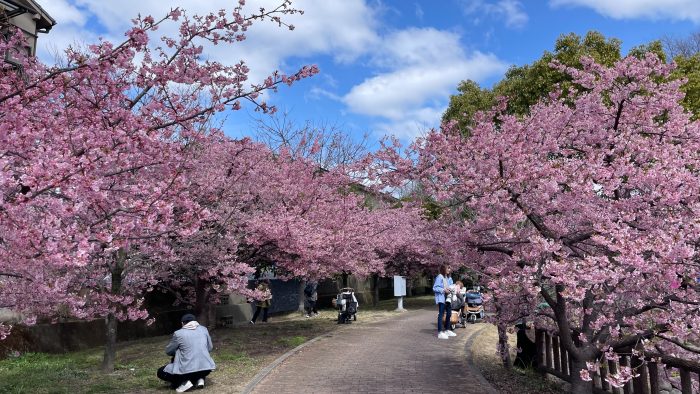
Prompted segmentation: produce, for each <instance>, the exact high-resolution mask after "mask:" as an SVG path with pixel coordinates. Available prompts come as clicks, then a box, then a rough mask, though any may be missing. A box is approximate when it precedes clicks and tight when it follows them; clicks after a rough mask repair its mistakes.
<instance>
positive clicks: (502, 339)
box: [498, 323, 513, 369]
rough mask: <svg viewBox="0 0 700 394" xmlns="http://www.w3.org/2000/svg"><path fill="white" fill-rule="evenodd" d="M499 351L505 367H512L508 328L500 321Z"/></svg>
mask: <svg viewBox="0 0 700 394" xmlns="http://www.w3.org/2000/svg"><path fill="white" fill-rule="evenodd" d="M498 353H499V354H500V355H501V361H503V367H504V368H505V369H511V366H512V365H513V363H512V362H511V361H510V346H509V345H508V330H507V327H506V325H505V323H498Z"/></svg>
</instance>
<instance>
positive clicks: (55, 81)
mask: <svg viewBox="0 0 700 394" xmlns="http://www.w3.org/2000/svg"><path fill="white" fill-rule="evenodd" d="M243 6H244V2H243V1H240V2H239V5H238V6H237V7H235V8H234V9H233V10H232V11H231V12H225V11H218V12H214V13H211V14H209V15H204V16H187V15H186V14H185V13H184V11H182V10H180V9H174V10H172V11H171V12H170V13H168V14H167V15H166V16H165V17H163V18H162V19H159V20H155V19H154V18H153V17H150V16H146V17H139V18H137V19H135V20H134V26H133V28H131V29H130V30H129V31H128V32H126V37H127V38H126V40H125V41H124V42H123V43H121V44H119V45H115V44H112V43H110V42H107V41H100V42H99V43H97V44H94V45H91V46H89V47H88V49H87V50H85V51H81V50H77V49H73V48H69V49H68V50H67V51H66V56H67V65H66V66H65V67H62V68H55V67H54V68H51V67H47V66H45V65H43V64H41V63H40V62H39V61H38V60H36V59H30V58H22V57H21V56H20V57H19V58H18V63H19V65H20V66H19V67H18V68H11V69H7V68H6V69H4V70H2V83H1V84H0V107H1V108H2V110H0V112H2V113H3V116H2V119H1V120H0V168H2V172H1V173H0V195H1V196H2V198H1V199H0V217H1V218H2V219H1V220H0V275H2V284H1V285H0V286H1V287H0V291H2V295H3V301H4V306H6V307H10V308H12V309H14V310H17V311H19V312H21V313H22V315H23V316H24V322H25V323H33V322H34V321H35V319H36V317H37V316H57V315H58V314H59V312H60V313H63V314H64V315H66V316H70V317H79V318H89V317H105V318H106V320H107V326H108V344H107V347H106V352H105V361H104V368H105V370H111V369H112V368H113V365H114V343H115V340H116V322H117V320H119V319H127V318H128V319H139V318H145V317H146V316H147V313H146V312H145V311H144V310H143V308H142V306H141V300H142V294H143V291H144V290H145V289H146V288H147V287H148V286H150V285H153V284H154V282H155V281H156V278H154V277H153V273H154V272H160V271H162V269H160V268H161V267H162V264H163V262H164V261H167V258H161V259H154V258H151V257H149V256H154V255H158V254H161V255H163V256H165V257H167V255H168V254H169V253H171V247H170V246H171V245H170V243H169V242H167V237H171V236H173V235H187V234H191V233H192V232H193V231H196V229H198V228H199V227H200V221H201V220H202V219H204V218H205V217H206V212H205V211H204V210H203V208H201V207H200V206H199V205H198V203H197V201H196V198H195V195H194V193H193V190H192V189H191V187H190V185H189V183H188V182H189V180H188V179H187V178H186V177H185V176H183V174H185V173H186V172H187V171H189V169H190V168H191V166H192V162H193V158H194V154H195V149H194V147H196V146H197V145H198V144H201V143H202V141H204V140H206V139H207V138H209V136H208V135H207V134H208V132H207V131H206V125H207V120H208V119H209V118H210V117H211V116H212V115H213V114H215V113H217V112H221V111H226V110H237V109H239V108H240V106H241V102H242V101H246V100H247V101H250V102H252V103H253V104H254V105H255V106H256V108H258V109H260V110H262V111H263V112H267V111H274V108H273V107H269V106H268V105H267V104H266V103H265V102H264V101H261V100H260V98H261V96H260V95H261V94H262V93H263V92H264V91H266V90H273V91H274V90H275V89H276V88H277V86H278V85H280V84H288V85H291V84H293V83H294V82H295V81H298V80H300V79H302V78H305V77H308V76H311V75H313V74H315V73H316V72H317V71H318V70H317V69H316V68H315V67H314V66H306V67H303V68H302V69H301V70H299V71H298V72H296V73H294V74H292V75H285V74H282V73H279V72H274V73H273V74H271V75H270V76H269V77H267V78H266V79H265V80H264V81H262V82H260V83H250V82H248V81H247V79H248V74H249V71H250V70H249V68H248V66H247V65H246V64H245V62H243V61H241V62H240V63H238V64H235V65H227V64H222V63H220V62H217V61H213V60H206V61H205V60H202V54H203V53H204V46H203V45H204V44H205V43H206V44H212V45H235V44H236V43H237V42H239V41H241V40H244V39H245V38H246V31H247V29H248V28H249V27H250V26H251V25H252V24H253V23H254V22H257V21H265V20H269V21H272V22H273V23H275V24H279V25H281V26H282V25H284V26H287V25H286V24H285V23H284V22H283V21H282V19H281V17H283V16H285V15H288V14H291V13H296V12H298V11H297V10H295V9H293V8H291V6H290V2H289V1H284V2H283V3H282V4H281V5H279V6H278V7H276V8H273V9H269V10H265V9H261V10H259V11H257V12H256V13H253V14H249V15H248V14H245V13H244V8H243ZM166 23H177V24H179V29H178V35H177V36H175V37H162V38H161V41H160V44H158V43H157V42H156V41H154V40H153V39H152V37H153V35H154V34H156V33H155V31H156V30H157V29H158V28H159V27H160V26H161V25H163V24H166ZM288 27H289V28H292V26H288ZM19 37H20V35H17V36H16V38H14V39H13V40H10V41H9V42H5V43H1V44H0V46H2V48H0V49H2V50H3V52H4V51H5V50H11V49H12V48H13V47H15V46H17V45H18V42H19ZM18 71H21V72H18ZM5 331H6V330H3V332H5Z"/></svg>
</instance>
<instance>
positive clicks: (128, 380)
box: [0, 297, 433, 394]
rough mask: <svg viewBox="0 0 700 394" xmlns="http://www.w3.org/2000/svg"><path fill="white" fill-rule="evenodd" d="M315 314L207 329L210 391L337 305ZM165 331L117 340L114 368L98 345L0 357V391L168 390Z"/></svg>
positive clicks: (296, 341)
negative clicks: (161, 376) (162, 371)
mask: <svg viewBox="0 0 700 394" xmlns="http://www.w3.org/2000/svg"><path fill="white" fill-rule="evenodd" d="M432 303H433V301H432V297H416V298H407V299H406V300H405V301H404V306H405V307H407V308H411V309H417V308H420V307H424V306H428V305H432ZM395 308H396V300H386V301H381V302H380V303H379V305H377V306H376V307H372V306H371V305H361V306H360V312H359V314H358V321H357V323H356V324H364V323H365V322H371V321H374V320H376V319H382V318H386V317H391V316H392V315H393V314H394V313H395V312H393V310H394V309H395ZM319 312H320V316H318V317H316V318H311V319H305V318H303V317H302V315H301V314H300V313H298V312H295V313H290V314H288V315H283V316H272V317H271V322H272V323H270V324H259V325H257V324H256V325H255V326H252V325H242V326H238V327H233V328H226V329H223V328H220V329H216V330H213V331H212V332H211V336H212V340H213V341H214V351H213V352H212V358H214V361H215V362H216V364H217V370H216V371H214V372H213V373H212V374H211V375H210V379H209V384H208V388H210V389H211V391H212V392H222V391H224V392H239V391H241V390H242V389H243V387H245V385H246V384H247V383H248V381H249V380H250V379H251V378H252V377H253V376H255V374H256V373H257V372H258V371H260V370H261V369H262V368H263V367H265V366H266V365H268V364H269V363H270V362H272V361H273V360H274V359H275V358H277V357H279V356H280V355H282V354H284V353H285V352H287V351H288V350H289V349H291V348H294V347H297V346H299V345H300V344H302V343H304V342H306V341H308V340H309V339H310V338H314V337H316V336H318V335H322V334H325V333H328V332H330V331H333V330H335V329H337V328H338V327H339V325H338V324H336V319H337V311H336V310H333V309H322V310H320V311H319ZM169 339H170V336H169V335H165V336H160V337H153V338H144V339H140V340H136V341H129V342H121V343H119V344H118V350H117V359H116V366H115V371H114V372H113V373H110V374H105V373H102V371H101V370H100V366H101V363H102V355H103V349H102V348H94V349H89V350H85V351H79V352H70V353H65V354H45V353H25V354H22V355H19V356H17V357H10V358H8V359H5V360H0V393H11V394H15V393H16V394H19V393H31V394H34V393H36V394H49V393H50V394H63V393H66V394H68V393H70V394H73V393H95V394H97V393H129V392H138V393H154V394H158V393H161V394H162V393H164V392H168V391H169V390H167V389H166V385H165V384H164V383H163V382H161V381H160V380H158V378H157V377H156V370H157V369H158V368H159V367H161V366H163V365H165V364H166V363H168V361H169V359H170V358H169V357H168V356H166V355H165V352H164V351H165V345H166V344H167V343H168V340H169Z"/></svg>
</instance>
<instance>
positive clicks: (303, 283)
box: [298, 280, 306, 314]
mask: <svg viewBox="0 0 700 394" xmlns="http://www.w3.org/2000/svg"><path fill="white" fill-rule="evenodd" d="M305 287H306V281H305V280H300V281H299V309H298V310H299V312H301V313H302V314H304V313H306V296H305V295H304V288H305Z"/></svg>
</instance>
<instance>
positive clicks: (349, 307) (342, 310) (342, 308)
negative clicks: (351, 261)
mask: <svg viewBox="0 0 700 394" xmlns="http://www.w3.org/2000/svg"><path fill="white" fill-rule="evenodd" d="M335 304H336V307H337V308H338V324H342V323H350V319H352V320H355V321H356V320H357V308H358V306H359V304H358V303H357V298H356V297H355V290H353V289H352V288H350V287H344V288H342V289H340V293H339V294H338V296H337V297H336V300H335Z"/></svg>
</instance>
